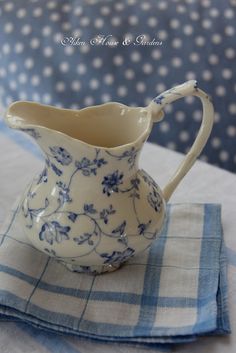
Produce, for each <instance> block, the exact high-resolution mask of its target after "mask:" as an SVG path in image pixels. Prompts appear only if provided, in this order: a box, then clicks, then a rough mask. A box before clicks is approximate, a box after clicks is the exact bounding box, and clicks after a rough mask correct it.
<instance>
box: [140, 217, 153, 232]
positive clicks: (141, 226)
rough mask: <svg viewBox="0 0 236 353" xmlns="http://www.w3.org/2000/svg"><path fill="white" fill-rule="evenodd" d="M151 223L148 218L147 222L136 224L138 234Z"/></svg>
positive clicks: (144, 230)
mask: <svg viewBox="0 0 236 353" xmlns="http://www.w3.org/2000/svg"><path fill="white" fill-rule="evenodd" d="M151 223H152V221H151V220H149V221H148V222H147V223H140V224H139V225H138V231H139V234H140V235H142V234H144V233H145V232H146V230H147V229H148V227H149V226H150V224H151Z"/></svg>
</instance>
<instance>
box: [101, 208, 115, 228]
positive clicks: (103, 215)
mask: <svg viewBox="0 0 236 353" xmlns="http://www.w3.org/2000/svg"><path fill="white" fill-rule="evenodd" d="M114 213H116V210H114V208H113V206H112V205H110V206H109V207H108V208H104V209H103V210H102V211H101V212H100V219H102V220H103V221H104V223H105V224H107V223H108V217H109V216H110V215H112V214H114Z"/></svg>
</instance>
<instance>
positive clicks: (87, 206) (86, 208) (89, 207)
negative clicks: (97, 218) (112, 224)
mask: <svg viewBox="0 0 236 353" xmlns="http://www.w3.org/2000/svg"><path fill="white" fill-rule="evenodd" d="M84 212H85V213H91V214H94V213H97V210H95V208H94V207H93V203H90V204H88V203H85V204H84Z"/></svg>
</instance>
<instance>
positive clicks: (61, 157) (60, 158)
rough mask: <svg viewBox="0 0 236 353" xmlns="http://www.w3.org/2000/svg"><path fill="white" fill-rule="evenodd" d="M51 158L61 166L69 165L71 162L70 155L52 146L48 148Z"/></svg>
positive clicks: (63, 149) (62, 149) (58, 147)
mask: <svg viewBox="0 0 236 353" xmlns="http://www.w3.org/2000/svg"><path fill="white" fill-rule="evenodd" d="M49 149H50V151H51V154H52V156H53V157H54V158H55V159H56V161H57V162H58V163H60V164H62V165H69V164H70V163H71V162H72V157H71V155H70V153H69V152H68V151H67V150H66V149H65V148H63V147H60V146H53V147H50V148H49Z"/></svg>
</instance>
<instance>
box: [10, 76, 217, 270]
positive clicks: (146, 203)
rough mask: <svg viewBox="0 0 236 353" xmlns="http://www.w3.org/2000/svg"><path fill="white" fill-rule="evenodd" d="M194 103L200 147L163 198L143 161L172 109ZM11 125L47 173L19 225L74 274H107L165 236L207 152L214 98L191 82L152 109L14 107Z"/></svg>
mask: <svg viewBox="0 0 236 353" xmlns="http://www.w3.org/2000/svg"><path fill="white" fill-rule="evenodd" d="M188 95H193V96H196V97H199V98H200V99H201V102H202V105H203V119H202V124H201V127H200V130H199V132H198V135H197V137H196V140H195V142H194V144H193V146H192V148H191V149H190V151H189V153H188V154H187V155H186V157H185V159H184V160H183V162H182V164H181V165H180V167H179V168H178V170H177V172H176V173H175V175H174V177H173V178H172V179H171V180H170V181H169V182H168V183H167V185H166V186H165V187H164V189H163V190H161V189H160V187H159V186H158V184H157V183H156V182H155V181H154V180H153V179H152V178H151V177H150V176H149V175H148V174H147V173H146V172H145V171H144V170H142V169H139V156H140V152H141V149H142V147H143V144H144V142H145V141H146V140H147V138H148V136H149V134H150V132H151V129H152V125H153V123H154V122H157V121H160V120H161V119H162V118H163V108H164V107H165V105H166V104H168V103H170V102H173V101H175V100H177V99H179V98H181V97H184V96H188ZM5 119H6V122H7V124H8V125H9V126H10V127H11V128H14V129H18V130H21V131H23V132H25V133H27V134H28V135H30V136H32V137H33V138H34V140H35V141H36V142H37V143H38V144H39V146H40V148H41V149H42V152H43V153H44V156H45V166H44V168H43V170H42V172H41V173H40V175H37V176H36V177H35V178H34V179H33V181H32V183H31V184H30V186H29V187H28V188H27V190H26V191H25V193H24V195H23V197H22V200H21V203H20V206H19V207H20V211H19V221H20V223H21V225H22V227H23V229H24V232H25V234H26V235H27V236H28V238H29V240H30V241H31V243H32V244H33V245H34V246H35V247H36V248H37V249H39V250H41V251H43V252H44V253H46V254H48V255H50V256H52V257H54V258H55V259H57V260H59V261H60V262H62V263H63V264H65V265H66V266H67V267H68V268H69V269H70V270H73V271H78V272H89V273H102V272H106V271H113V270H115V269H117V268H118V267H119V266H120V265H121V264H122V263H123V262H124V261H126V260H127V259H129V258H130V257H132V256H134V255H135V254H137V253H139V252H141V251H144V250H145V249H147V248H148V247H149V246H150V245H151V243H152V241H153V240H154V239H156V237H157V236H158V234H159V232H160V230H161V228H162V225H163V222H164V218H165V210H166V202H167V201H168V200H169V198H170V196H171V194H172V193H173V191H174V190H175V188H176V187H177V185H178V184H179V182H180V181H181V179H182V178H183V177H184V175H185V174H186V173H187V172H188V171H189V169H190V168H191V167H192V165H193V164H194V162H195V160H196V158H197V156H198V155H199V154H200V152H201V151H202V149H203V147H204V145H205V143H206V141H207V139H208V137H209V134H210V132H211V129H212V124H213V106H212V104H211V102H210V100H209V97H208V95H207V94H205V93H204V92H203V91H202V90H200V89H199V88H198V87H197V82H196V81H188V82H186V83H184V84H182V85H179V86H177V87H174V88H172V89H170V90H168V91H165V92H164V93H162V94H160V95H159V96H157V97H156V98H154V99H153V101H152V102H151V103H150V104H149V106H148V107H146V108H140V107H138V108H130V107H128V106H126V105H123V104H120V103H114V102H111V103H106V104H102V105H99V106H93V107H88V108H84V109H81V110H78V111H76V110H68V109H59V108H54V107H52V106H45V105H41V104H37V103H33V102H15V103H13V104H12V105H11V106H10V107H9V109H8V111H7V113H6V117H5Z"/></svg>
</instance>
